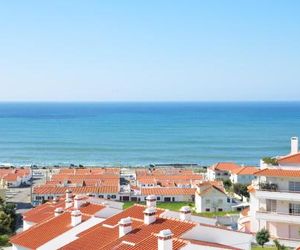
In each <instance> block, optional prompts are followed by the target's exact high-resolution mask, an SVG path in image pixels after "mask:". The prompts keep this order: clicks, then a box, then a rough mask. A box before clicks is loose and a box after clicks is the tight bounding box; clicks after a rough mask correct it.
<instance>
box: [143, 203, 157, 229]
mask: <svg viewBox="0 0 300 250" xmlns="http://www.w3.org/2000/svg"><path fill="white" fill-rule="evenodd" d="M155 214H156V209H155V208H154V207H148V208H146V209H145V211H144V223H145V224H146V225H150V224H152V223H153V222H155V221H156V216H155Z"/></svg>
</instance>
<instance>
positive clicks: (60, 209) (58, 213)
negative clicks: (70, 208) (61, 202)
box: [54, 207, 64, 217]
mask: <svg viewBox="0 0 300 250" xmlns="http://www.w3.org/2000/svg"><path fill="white" fill-rule="evenodd" d="M63 212H64V210H63V208H62V207H57V208H55V210H54V216H55V217H56V216H59V215H61V214H62V213H63Z"/></svg>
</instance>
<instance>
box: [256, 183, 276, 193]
mask: <svg viewBox="0 0 300 250" xmlns="http://www.w3.org/2000/svg"><path fill="white" fill-rule="evenodd" d="M258 187H259V190H264V191H273V192H277V191H278V185H277V184H275V183H268V182H261V183H258Z"/></svg>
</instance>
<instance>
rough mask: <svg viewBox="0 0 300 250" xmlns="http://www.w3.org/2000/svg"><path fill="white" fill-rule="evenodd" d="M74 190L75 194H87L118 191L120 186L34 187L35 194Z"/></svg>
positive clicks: (62, 192) (63, 192)
mask: <svg viewBox="0 0 300 250" xmlns="http://www.w3.org/2000/svg"><path fill="white" fill-rule="evenodd" d="M67 189H69V190H72V192H73V193H74V194H87V193H97V194H99V193H100V194H101V193H107V194H115V193H118V191H119V187H117V186H102V187H53V186H39V187H34V189H33V194H61V195H62V194H65V192H66V190H67Z"/></svg>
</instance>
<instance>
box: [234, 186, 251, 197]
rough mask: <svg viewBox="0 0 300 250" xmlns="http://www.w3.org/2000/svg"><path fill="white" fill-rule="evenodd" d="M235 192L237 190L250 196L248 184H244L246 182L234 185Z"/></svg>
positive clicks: (240, 193) (238, 192)
mask: <svg viewBox="0 0 300 250" xmlns="http://www.w3.org/2000/svg"><path fill="white" fill-rule="evenodd" d="M233 192H235V193H236V194H238V195H242V196H245V197H249V193H248V189H247V185H244V184H241V183H235V184H234V185H233Z"/></svg>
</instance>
